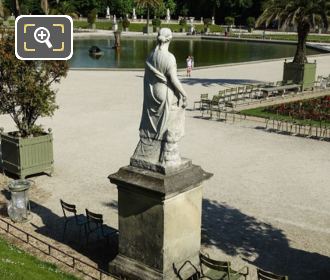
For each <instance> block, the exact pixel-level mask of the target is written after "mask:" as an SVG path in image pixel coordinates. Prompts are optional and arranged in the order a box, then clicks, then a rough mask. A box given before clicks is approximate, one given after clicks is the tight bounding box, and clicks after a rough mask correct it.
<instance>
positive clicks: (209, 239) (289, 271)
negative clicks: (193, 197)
mask: <svg viewBox="0 0 330 280" xmlns="http://www.w3.org/2000/svg"><path fill="white" fill-rule="evenodd" d="M202 223H203V225H202V243H203V244H204V245H206V246H207V245H213V246H216V247H217V248H218V249H220V250H222V251H223V252H224V253H226V254H228V255H230V256H239V257H240V258H242V259H244V260H246V261H247V262H249V263H251V264H253V265H255V266H257V267H260V268H262V269H264V270H268V271H272V272H274V273H278V274H284V275H288V276H289V279H290V280H306V279H309V280H329V279H330V258H329V257H326V256H322V255H320V254H317V253H311V252H305V251H302V250H299V249H295V248H291V247H290V244H289V240H288V239H287V238H286V236H285V234H284V233H283V232H282V230H280V229H277V228H274V227H273V226H272V225H270V224H267V223H264V222H261V221H258V220H257V219H255V218H254V217H251V216H247V215H245V214H244V213H242V212H240V211H239V210H238V209H235V208H232V207H230V206H228V205H226V204H220V203H218V202H216V201H212V200H207V199H204V200H203V215H202Z"/></svg>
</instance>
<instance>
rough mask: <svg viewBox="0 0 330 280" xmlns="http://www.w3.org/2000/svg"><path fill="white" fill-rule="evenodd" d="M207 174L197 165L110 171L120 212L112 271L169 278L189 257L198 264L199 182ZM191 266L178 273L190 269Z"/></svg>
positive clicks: (187, 272) (129, 276) (129, 275)
mask: <svg viewBox="0 0 330 280" xmlns="http://www.w3.org/2000/svg"><path fill="white" fill-rule="evenodd" d="M211 176H212V175H211V174H210V173H206V172H204V171H203V170H202V169H201V168H200V167H199V166H195V165H190V166H189V167H187V168H185V169H183V170H180V171H178V172H177V173H171V174H167V175H166V174H160V173H157V172H153V171H149V170H145V169H141V168H137V167H133V166H127V167H123V168H121V169H120V170H119V171H118V172H117V173H116V174H113V175H110V176H109V178H110V181H111V182H112V183H115V184H116V185H117V187H118V214H119V254H118V256H117V257H116V258H115V260H114V261H113V262H111V263H110V264H109V269H110V271H111V272H112V273H113V274H115V275H118V276H120V277H124V278H125V277H126V278H127V279H141V280H142V279H143V280H144V279H148V280H149V279H151V280H158V279H168V280H170V279H177V276H176V274H175V269H174V268H176V269H179V268H180V267H181V266H182V264H183V263H184V262H185V261H187V260H189V261H190V262H191V264H192V265H194V266H196V267H197V266H198V258H199V250H200V241H201V208H202V186H201V183H202V182H203V181H204V180H206V179H208V178H210V177H211ZM192 265H187V266H185V269H186V270H185V271H182V274H181V275H184V276H190V275H192V274H194V273H195V269H194V268H193V266H192Z"/></svg>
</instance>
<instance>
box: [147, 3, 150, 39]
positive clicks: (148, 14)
mask: <svg viewBox="0 0 330 280" xmlns="http://www.w3.org/2000/svg"><path fill="white" fill-rule="evenodd" d="M149 17H150V11H149V5H148V8H147V34H149V20H150V18H149Z"/></svg>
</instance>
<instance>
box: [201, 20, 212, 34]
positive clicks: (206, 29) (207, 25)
mask: <svg viewBox="0 0 330 280" xmlns="http://www.w3.org/2000/svg"><path fill="white" fill-rule="evenodd" d="M203 23H204V32H205V33H208V32H210V25H211V24H212V19H210V18H204V19H203Z"/></svg>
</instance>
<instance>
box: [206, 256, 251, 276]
mask: <svg viewBox="0 0 330 280" xmlns="http://www.w3.org/2000/svg"><path fill="white" fill-rule="evenodd" d="M199 257H200V267H201V271H200V275H201V279H203V278H204V279H211V280H238V279H242V278H244V279H247V276H248V275H249V268H248V267H247V266H244V267H242V268H240V269H239V270H237V271H236V270H233V269H232V268H231V263H230V262H227V261H217V260H214V259H211V258H209V257H208V256H206V255H204V254H202V253H200V255H199ZM244 271H245V272H244Z"/></svg>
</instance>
